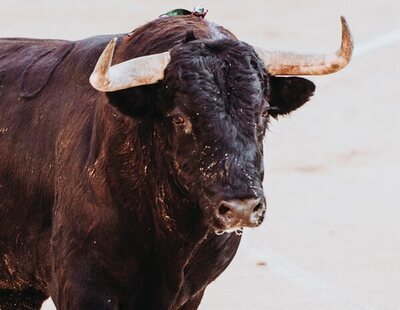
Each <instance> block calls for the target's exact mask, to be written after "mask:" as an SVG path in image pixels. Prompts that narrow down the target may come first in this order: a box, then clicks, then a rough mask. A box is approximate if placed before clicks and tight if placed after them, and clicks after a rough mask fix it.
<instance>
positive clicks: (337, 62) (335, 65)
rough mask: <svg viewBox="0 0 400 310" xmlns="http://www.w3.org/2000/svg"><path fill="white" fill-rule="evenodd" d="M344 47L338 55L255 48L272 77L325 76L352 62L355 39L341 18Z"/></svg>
mask: <svg viewBox="0 0 400 310" xmlns="http://www.w3.org/2000/svg"><path fill="white" fill-rule="evenodd" d="M340 18H341V22H342V45H341V47H340V49H339V50H338V51H337V52H336V53H330V54H309V55H307V54H295V53H288V52H278V51H276V52H275V51H266V50H264V49H261V48H257V47H255V48H254V50H255V51H256V53H257V55H258V57H260V58H261V59H262V60H263V61H264V64H265V67H266V70H267V72H268V73H270V74H272V75H324V74H329V73H334V72H337V71H339V70H341V69H343V68H344V67H346V66H347V64H348V63H349V62H350V59H351V54H352V51H353V39H352V37H351V33H350V29H349V26H348V24H347V22H346V19H345V18H344V17H343V16H341V17H340Z"/></svg>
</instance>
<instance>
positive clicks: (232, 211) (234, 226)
mask: <svg viewBox="0 0 400 310" xmlns="http://www.w3.org/2000/svg"><path fill="white" fill-rule="evenodd" d="M265 211H266V204H265V200H264V198H261V197H258V198H246V199H231V200H222V201H221V202H220V203H219V204H218V207H217V208H216V210H215V217H216V219H217V221H218V222H219V223H220V224H221V226H222V227H221V231H227V232H230V231H236V230H238V229H241V228H243V227H257V226H259V225H260V224H261V223H262V221H263V220H264V215H265Z"/></svg>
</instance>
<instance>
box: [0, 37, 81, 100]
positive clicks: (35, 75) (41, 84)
mask: <svg viewBox="0 0 400 310" xmlns="http://www.w3.org/2000/svg"><path fill="white" fill-rule="evenodd" d="M1 41H4V43H5V44H4V45H3V47H4V48H5V49H0V63H3V64H4V66H2V68H3V70H2V72H0V78H1V76H4V75H6V76H8V77H11V76H13V78H12V79H13V80H15V79H17V80H18V81H19V86H20V90H19V93H20V96H21V97H24V98H32V97H35V96H36V95H38V94H39V93H40V92H41V91H42V90H43V89H44V88H45V86H46V83H47V82H48V81H49V80H50V78H51V76H52V74H53V72H54V70H55V69H56V68H57V66H58V65H60V63H61V62H62V60H63V59H64V58H65V57H66V56H67V55H68V54H69V52H70V51H71V50H72V48H73V47H74V44H73V43H72V42H68V41H56V40H54V41H51V40H28V39H9V40H1Z"/></svg>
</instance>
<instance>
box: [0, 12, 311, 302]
mask: <svg viewBox="0 0 400 310" xmlns="http://www.w3.org/2000/svg"><path fill="white" fill-rule="evenodd" d="M216 29H217V30H218V31H217V32H216ZM216 33H217V34H218V39H215V34H216ZM119 37H120V41H119V44H118V47H117V51H116V55H115V60H114V61H115V62H116V63H118V62H120V61H124V60H126V59H131V58H134V57H137V56H142V55H147V54H153V53H157V52H164V51H167V50H170V49H172V51H171V52H172V54H173V55H174V56H173V57H176V59H177V60H178V59H179V61H176V62H173V63H171V64H170V65H169V67H168V68H167V69H166V78H165V80H163V81H161V82H160V83H158V84H156V85H149V86H143V87H138V88H135V89H129V90H125V91H119V92H115V93H111V94H103V93H99V92H97V91H95V90H94V89H93V88H92V87H91V86H90V85H89V83H88V79H89V75H90V73H91V71H92V70H93V67H94V65H95V63H96V61H97V59H98V57H99V55H100V53H101V52H102V50H103V49H104V47H105V45H106V44H107V43H108V41H109V40H110V39H111V37H110V36H101V37H94V38H89V39H87V40H82V41H77V42H67V41H49V40H47V41H46V40H31V39H7V40H1V41H0V43H1V44H0V68H2V69H1V71H0V150H1V151H0V303H1V304H0V308H1V307H2V306H3V307H6V306H8V305H9V303H10V302H11V303H12V302H14V303H17V304H19V307H20V308H21V309H24V308H28V307H37V305H39V304H40V303H41V301H42V300H44V299H45V296H49V295H51V296H52V298H53V300H54V302H55V304H56V305H57V307H58V309H116V308H121V309H196V308H197V306H198V304H199V303H200V300H201V298H202V295H203V293H204V290H205V288H206V287H207V285H208V284H209V283H210V282H212V281H213V280H214V279H215V278H216V277H217V276H218V275H219V274H220V273H221V272H222V271H223V270H224V269H225V268H226V267H227V266H228V265H229V263H230V262H231V260H232V259H233V257H234V255H235V253H236V250H237V248H238V246H239V242H240V237H239V236H237V235H235V234H225V235H222V236H217V235H215V234H214V232H213V231H212V229H210V227H211V226H210V225H217V224H218V223H213V220H212V216H211V215H212V212H213V210H212V206H211V205H210V204H208V205H207V203H205V202H204V201H203V200H204V199H205V198H204V197H205V196H207V197H209V196H210V197H214V198H213V199H217V198H215V197H216V195H218V193H221V192H223V193H224V195H225V196H235V197H236V196H237V195H240V196H243V197H247V196H248V195H250V194H252V193H254V191H256V192H261V191H262V188H261V187H262V177H263V168H262V136H263V134H264V132H265V128H266V123H262V124H261V125H260V123H258V125H257V124H254V121H255V120H259V119H260V114H261V110H260V109H261V108H262V106H263V104H265V103H263V102H264V100H267V101H268V104H269V106H271V107H274V108H275V109H272V110H271V111H274V112H272V113H274V114H272V113H271V114H272V116H274V117H276V116H278V114H286V113H289V112H290V111H291V110H293V109H295V108H297V107H299V106H300V105H302V104H303V103H304V102H305V101H307V100H308V98H309V96H310V95H311V94H312V92H313V91H314V85H313V84H312V83H311V82H308V81H306V80H304V79H300V78H298V80H291V82H290V83H291V87H288V86H287V85H286V82H285V81H286V80H285V79H282V78H275V77H271V76H269V75H267V74H266V72H265V71H264V69H263V64H262V63H261V62H260V60H259V59H258V58H257V57H256V55H255V54H254V51H253V50H252V48H251V47H250V46H248V45H247V44H245V43H243V42H240V41H237V39H236V38H235V37H234V36H233V35H232V34H231V33H230V32H229V31H227V30H225V29H223V28H221V27H218V26H215V25H211V24H210V23H209V22H207V21H205V20H203V19H199V18H193V17H170V18H159V19H157V20H155V21H153V22H150V23H148V24H146V25H144V26H142V27H140V28H138V29H136V30H134V31H133V32H132V33H129V34H124V35H119ZM184 45H185V46H186V48H185V49H180V48H179V47H180V46H184ZM239 58H240V59H241V61H237V60H235V59H239ZM230 60H232V63H231V64H230ZM212 68H214V70H211V69H212ZM193 69H195V70H193ZM194 72H198V73H200V76H194V75H193V74H194ZM194 81H195V82H194ZM234 84H235V85H236V86H235V87H236V88H234V89H232V86H233V85H234ZM167 86H168V87H167ZM188 96H189V97H188ZM214 97H216V100H214ZM188 98H189V99H190V98H191V99H190V100H189V99H188ZM193 98H197V99H196V100H198V102H197V104H193V102H195V101H193V100H192V99H193ZM210 100H212V101H213V102H215V105H210V104H209V102H210ZM175 105H179V106H180V107H181V108H182V109H184V107H185V106H186V108H187V110H185V112H186V113H187V114H188V115H190V116H191V117H192V118H194V115H196V113H197V112H196V109H197V108H198V107H200V106H207V107H208V109H209V110H207V112H202V113H203V114H202V116H201V117H200V118H199V119H197V120H193V122H194V124H195V127H194V135H191V136H182V135H177V134H174V129H173V128H172V127H171V123H170V122H169V121H168V120H167V119H166V117H165V115H166V113H167V112H168V111H170V110H171V109H172V108H173V107H174V106H175ZM222 108H223V109H225V111H223V112H222V111H220V110H219V109H222ZM240 109H242V110H240ZM243 109H244V112H243ZM204 113H208V114H204ZM224 113H225V114H226V113H231V117H230V118H227V117H226V115H225V114H224ZM206 115H208V116H209V118H212V119H213V122H212V126H211V127H210V128H208V127H207V126H204V124H206V123H207V122H208V120H207V117H206ZM217 117H221V119H215V118H217ZM202 124H203V126H202ZM255 125H257V126H255ZM249 126H250V127H249ZM201 127H202V128H203V130H202V131H199V128H201ZM210 136H213V137H214V139H215V140H216V141H214V142H213V141H210V140H208V139H209V138H207V137H210ZM194 137H196V139H197V140H196V141H194V140H193V139H194ZM232 139H233V140H232ZM210 143H211V144H212V147H213V149H212V151H213V152H214V153H215V156H217V157H218V158H219V160H218V163H217V164H215V165H214V166H213V167H212V168H210V171H208V174H207V175H205V174H204V173H203V174H201V175H199V174H198V173H199V172H198V171H199V168H207V167H209V166H210V164H212V163H213V160H212V159H211V153H208V155H207V154H206V155H199V154H200V153H199V152H200V150H202V149H204V147H205V146H206V145H207V144H210ZM216 145H222V146H224V147H223V148H222V149H219V150H216V149H215V146H216ZM194 150H197V151H198V152H197V151H196V152H197V153H196V154H194V155H193V154H192V152H194ZM210 152H211V151H210ZM225 153H229V154H231V157H230V159H229V160H226V159H223V155H224V154H225ZM189 159H190V160H189ZM239 164H240V165H239ZM177 165H178V166H179V167H177ZM240 166H241V168H239V167H240ZM243 167H244V168H243ZM178 168H179V171H178V170H177V169H178ZM203 171H204V170H203ZM228 172H229V173H228ZM249 177H250V179H251V180H252V181H253V182H254V183H251V184H250V181H249ZM199 179H201V181H200V183H199ZM215 184H216V185H218V186H214V185H215ZM227 187H229V190H228V189H226V188H227ZM221 188H224V190H223V191H221ZM32 292H34V293H32ZM35 292H36V293H35ZM4 296H6V297H4ZM3 297H4V298H3ZM5 300H7V301H5Z"/></svg>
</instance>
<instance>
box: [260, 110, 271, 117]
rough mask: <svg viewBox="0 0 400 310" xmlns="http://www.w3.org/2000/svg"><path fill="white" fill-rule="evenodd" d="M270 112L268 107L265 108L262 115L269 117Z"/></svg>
mask: <svg viewBox="0 0 400 310" xmlns="http://www.w3.org/2000/svg"><path fill="white" fill-rule="evenodd" d="M268 115H269V113H268V109H265V110H264V111H263V112H262V113H261V116H262V117H268Z"/></svg>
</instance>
